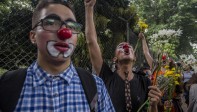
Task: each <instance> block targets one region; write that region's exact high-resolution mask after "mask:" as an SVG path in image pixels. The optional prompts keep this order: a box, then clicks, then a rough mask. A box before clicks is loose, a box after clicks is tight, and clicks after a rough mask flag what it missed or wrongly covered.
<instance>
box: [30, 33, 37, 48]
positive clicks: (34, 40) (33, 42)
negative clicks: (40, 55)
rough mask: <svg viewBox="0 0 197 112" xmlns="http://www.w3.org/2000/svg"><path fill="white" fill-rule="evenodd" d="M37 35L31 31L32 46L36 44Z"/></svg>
mask: <svg viewBox="0 0 197 112" xmlns="http://www.w3.org/2000/svg"><path fill="white" fill-rule="evenodd" d="M35 35H36V33H35V31H30V33H29V39H30V41H31V43H32V44H34V45H35V44H36V37H35Z"/></svg>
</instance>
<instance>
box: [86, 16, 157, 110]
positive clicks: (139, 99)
mask: <svg viewBox="0 0 197 112" xmlns="http://www.w3.org/2000/svg"><path fill="white" fill-rule="evenodd" d="M91 24H94V21H93V18H90V20H89V25H91ZM91 26H92V27H89V28H90V29H89V30H88V29H86V32H85V33H86V35H87V34H88V35H87V36H86V42H87V45H88V49H89V53H90V60H91V63H92V65H93V68H94V71H95V72H96V74H97V75H98V76H99V77H101V78H102V79H103V81H104V83H105V85H106V87H107V89H108V92H109V94H110V97H111V99H112V103H113V105H114V108H115V110H116V112H136V111H137V110H138V109H139V108H140V106H141V105H142V104H143V103H144V102H145V101H146V100H147V99H149V101H150V106H149V108H148V110H150V111H151V112H156V111H158V109H157V104H158V102H159V101H160V97H161V91H160V90H159V89H158V88H157V87H156V86H150V84H151V83H150V80H149V79H148V78H147V77H144V76H142V75H137V74H135V73H134V72H132V68H133V65H134V63H135V60H136V57H135V55H134V54H135V53H134V50H133V47H132V46H131V45H130V44H129V43H127V42H121V43H120V44H119V45H118V46H117V47H116V50H115V57H114V58H113V61H114V63H116V70H115V71H114V72H112V70H111V68H110V67H109V66H108V65H107V64H106V63H105V62H104V61H103V58H102V54H101V49H100V47H99V44H98V42H97V34H96V30H95V26H94V25H91ZM86 27H87V25H86ZM143 111H146V109H145V108H143Z"/></svg>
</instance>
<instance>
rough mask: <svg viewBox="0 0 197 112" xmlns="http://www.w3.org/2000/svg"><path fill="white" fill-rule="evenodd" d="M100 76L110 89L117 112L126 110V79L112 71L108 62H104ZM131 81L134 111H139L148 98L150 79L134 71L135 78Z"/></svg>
mask: <svg viewBox="0 0 197 112" xmlns="http://www.w3.org/2000/svg"><path fill="white" fill-rule="evenodd" d="M99 76H100V77H101V78H102V79H103V81H104V83H105V85H106V88H107V89H108V92H109V95H110V97H111V100H112V103H113V105H114V108H115V110H116V112H126V103H125V83H124V80H123V79H122V78H121V77H120V76H119V75H118V74H117V73H116V72H112V71H111V69H110V68H109V66H108V65H107V64H106V63H103V65H102V69H101V72H100V75H99ZM129 82H130V85H131V100H132V101H131V102H132V112H137V110H138V109H139V107H140V106H141V105H142V104H143V103H144V102H145V101H146V99H147V98H148V91H149V90H148V86H150V80H149V79H148V78H147V77H144V76H142V75H138V74H136V73H134V77H133V79H132V80H131V81H129Z"/></svg>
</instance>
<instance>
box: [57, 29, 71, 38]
mask: <svg viewBox="0 0 197 112" xmlns="http://www.w3.org/2000/svg"><path fill="white" fill-rule="evenodd" d="M57 35H58V38H59V39H60V40H65V39H69V38H70V37H71V36H72V31H71V30H70V29H68V28H62V29H60V30H59V31H58V33H57Z"/></svg>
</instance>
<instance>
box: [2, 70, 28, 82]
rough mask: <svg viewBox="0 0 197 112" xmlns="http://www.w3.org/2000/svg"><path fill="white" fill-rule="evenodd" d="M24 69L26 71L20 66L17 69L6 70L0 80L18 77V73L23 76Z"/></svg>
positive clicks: (24, 73)
mask: <svg viewBox="0 0 197 112" xmlns="http://www.w3.org/2000/svg"><path fill="white" fill-rule="evenodd" d="M26 71H27V69H26V68H20V69H17V70H12V71H7V72H5V73H4V74H3V75H2V76H1V77H0V81H1V82H3V81H9V80H14V79H16V78H18V77H19V75H20V76H21V77H25V75H26Z"/></svg>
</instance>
